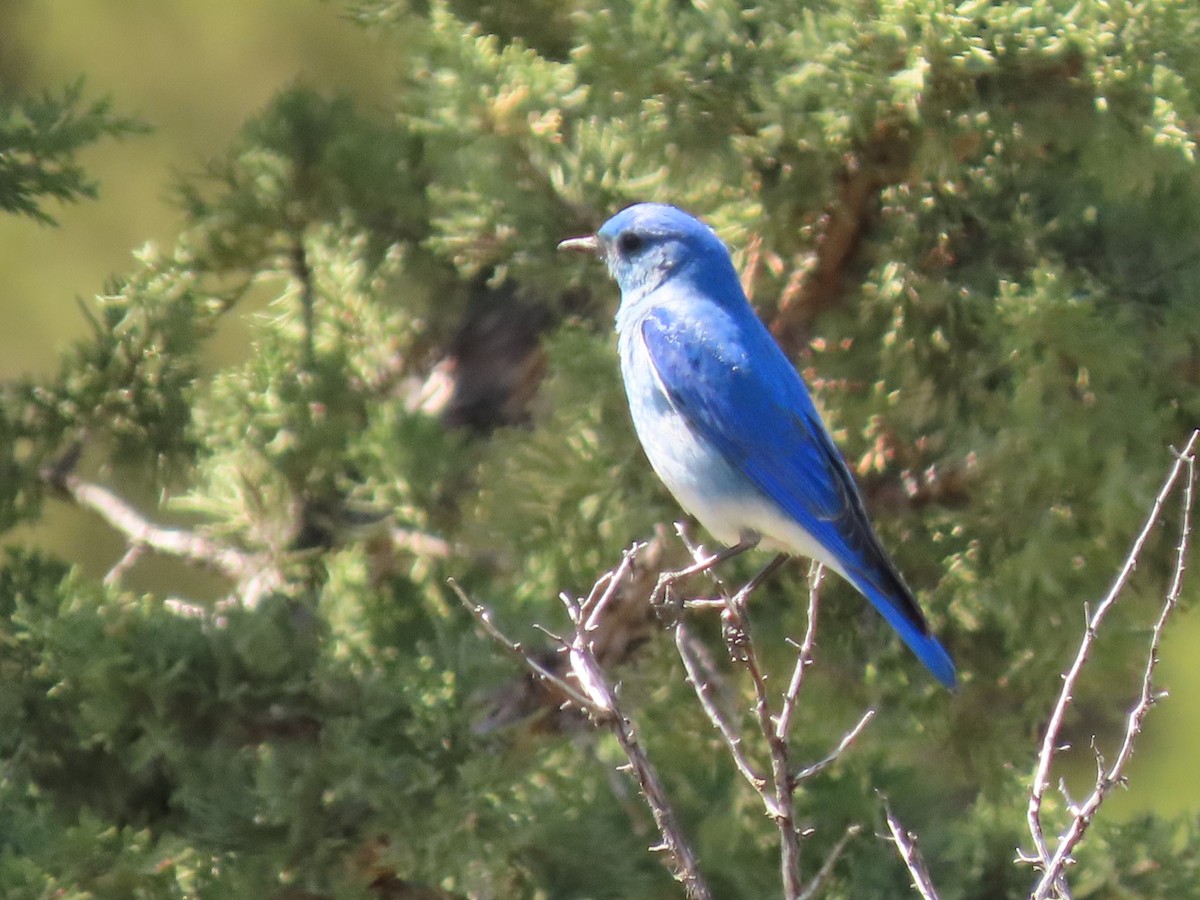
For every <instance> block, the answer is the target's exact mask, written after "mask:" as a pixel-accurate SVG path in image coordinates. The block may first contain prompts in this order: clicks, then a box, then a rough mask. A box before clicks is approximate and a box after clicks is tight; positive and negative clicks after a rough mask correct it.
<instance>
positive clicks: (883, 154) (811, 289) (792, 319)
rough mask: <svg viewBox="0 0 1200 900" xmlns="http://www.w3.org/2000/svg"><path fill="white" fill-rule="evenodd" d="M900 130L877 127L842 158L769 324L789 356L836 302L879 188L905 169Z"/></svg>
mask: <svg viewBox="0 0 1200 900" xmlns="http://www.w3.org/2000/svg"><path fill="white" fill-rule="evenodd" d="M901 127H902V126H896V125H893V124H891V123H888V122H881V123H879V124H878V125H877V127H876V130H875V134H874V135H873V136H872V138H871V141H870V143H869V144H868V145H867V146H866V147H865V148H864V149H863V150H862V151H861V152H859V153H858V154H857V155H855V156H850V157H848V158H847V160H846V164H845V168H844V169H843V171H842V175H841V179H840V183H839V184H838V190H837V199H836V200H835V201H834V202H833V203H831V204H830V206H829V207H828V208H827V209H826V210H825V213H824V215H823V217H822V229H821V235H820V237H819V238H818V240H817V246H816V249H815V251H814V252H813V253H812V254H811V256H810V257H809V259H808V260H807V262H806V263H805V264H802V265H799V266H797V267H796V270H795V272H794V273H793V277H792V278H791V279H789V281H788V284H787V286H786V287H785V289H784V292H783V296H782V297H781V298H780V302H779V310H778V312H777V313H776V314H775V318H774V320H773V321H772V322H771V333H772V334H774V335H775V339H776V340H777V341H778V342H779V343H780V345H781V346H782V347H783V349H784V352H785V353H787V354H788V355H789V356H795V355H796V353H797V352H798V351H799V350H800V348H801V347H802V346H803V345H804V344H805V343H806V341H807V340H808V333H809V331H810V329H811V328H812V325H813V323H814V322H815V321H816V319H817V317H818V316H819V315H820V314H821V313H823V312H825V311H826V310H829V309H831V308H833V307H834V306H836V305H837V304H838V303H839V302H841V300H842V298H843V297H844V295H845V292H844V284H845V279H846V272H847V270H848V269H849V268H850V266H851V264H852V263H853V261H854V259H855V257H856V255H857V253H858V250H859V248H860V247H861V245H862V242H863V239H864V238H865V237H866V234H867V232H868V231H869V229H870V227H871V224H872V222H873V220H874V214H875V206H876V202H877V199H878V196H879V191H880V189H882V188H883V187H885V186H887V185H889V184H894V183H896V182H897V181H899V180H900V179H901V178H903V177H904V173H905V172H906V171H907V168H908V159H909V156H910V154H911V146H910V141H909V140H908V139H907V138H906V137H905V135H904V134H903V132H902V131H901V130H900V128H901Z"/></svg>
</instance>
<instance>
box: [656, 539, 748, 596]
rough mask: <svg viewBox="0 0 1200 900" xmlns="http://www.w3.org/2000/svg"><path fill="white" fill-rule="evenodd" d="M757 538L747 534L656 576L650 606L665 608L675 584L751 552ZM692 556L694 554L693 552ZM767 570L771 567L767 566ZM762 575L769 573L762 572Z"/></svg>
mask: <svg viewBox="0 0 1200 900" xmlns="http://www.w3.org/2000/svg"><path fill="white" fill-rule="evenodd" d="M759 540H760V538H759V536H758V535H756V534H748V535H745V536H743V537H742V539H741V540H740V541H738V542H737V543H736V544H733V545H731V546H729V547H725V548H723V549H721V550H718V551H717V552H716V553H714V554H712V555H711V556H707V557H704V558H703V559H697V560H696V561H695V562H694V563H692V564H691V565H690V566H684V567H683V568H682V569H676V570H675V571H674V572H663V573H662V574H661V575H659V576H658V583H657V584H656V585H655V586H654V591H653V592H652V593H651V594H650V604H651V605H652V606H654V607H655V608H656V609H659V610H660V611H661V610H662V609H663V608H664V607H666V606H667V605H668V603H669V601H671V600H673V599H674V597H673V596H672V592H671V589H672V588H673V587H674V586H675V584H676V583H677V582H680V581H682V580H683V579H685V578H690V577H691V576H692V575H699V574H700V573H702V572H708V571H710V570H711V569H714V568H716V567H717V566H718V565H720V564H721V563H723V562H725V560H727V559H732V558H733V557H735V556H738V555H739V554H742V553H745V552H746V551H747V550H752V549H754V548H755V547H757V546H758V543H759ZM692 555H693V556H696V555H697V554H696V552H695V551H694V550H693V554H692ZM767 569H768V570H771V569H772V567H771V566H768V567H767ZM763 574H764V575H766V574H769V572H764V573H763Z"/></svg>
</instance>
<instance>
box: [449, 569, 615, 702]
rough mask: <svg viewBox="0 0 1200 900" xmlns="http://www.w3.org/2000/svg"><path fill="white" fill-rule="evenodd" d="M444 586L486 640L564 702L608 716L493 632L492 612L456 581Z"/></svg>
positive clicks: (496, 630)
mask: <svg viewBox="0 0 1200 900" xmlns="http://www.w3.org/2000/svg"><path fill="white" fill-rule="evenodd" d="M446 583H447V584H449V585H450V590H452V591H454V594H455V596H456V597H458V599H459V602H460V603H462V605H463V606H465V607H466V609H467V611H468V612H469V613H470V614H471V615H472V616H474V617H475V621H477V622H478V623H479V624H480V625H481V626H482V627H483V630H484V631H485V632H487V635H488V637H490V638H491V639H492V640H494V641H495V642H496V643H498V644H500V645H501V646H502V647H504V648H505V649H506V650H508V652H509V653H511V654H512V655H513V656H514V657H516V659H518V660H520V661H521V662H522V663H523V664H524V665H526V666H527V667H528V668H529V670H530V671H531V672H533V673H534V674H535V675H537V676H538V677H539V678H541V679H542V680H543V681H545V682H546V683H547V684H551V685H553V686H554V687H555V688H556V689H558V690H559V691H561V692H562V693H563V694H564V695H565V696H566V697H567V699H568V700H570V701H571V702H572V703H574V704H575V705H576V706H578V707H579V708H580V709H581V710H583V711H584V712H586V713H587V714H588V715H591V716H594V717H596V718H602V717H604V716H605V715H606V714H607V713H608V710H605V709H602V708H600V707H598V706H596V704H595V703H594V702H593V701H592V700H591V698H590V697H588V696H586V695H585V694H582V693H580V691H579V689H578V688H576V687H575V686H574V685H573V684H571V683H570V682H569V681H567V680H566V679H564V678H560V677H559V676H558V675H555V674H554V673H553V672H551V671H550V670H549V669H547V668H546V667H545V666H543V665H542V664H541V663H540V662H538V660H537V658H536V657H534V656H533V655H532V654H530V652H529V651H528V650H526V649H525V647H524V646H523V645H522V644H521V643H520V642H519V641H514V640H512V639H511V638H510V637H508V635H506V634H505V633H504V632H503V631H501V630H500V629H499V628H497V627H496V624H495V623H494V622H493V621H492V611H491V610H490V609H488V608H487V607H486V606H483V605H481V604H478V603H475V602H474V601H472V600H471V599H470V598H469V597H468V596H467V595H466V593H465V592H464V591H463V589H462V588H461V587H460V586H459V584H458V582H457V581H455V580H454V579H453V578H450V579H447V582H446Z"/></svg>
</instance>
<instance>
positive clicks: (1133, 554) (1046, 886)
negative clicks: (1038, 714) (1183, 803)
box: [1026, 431, 1200, 900]
mask: <svg viewBox="0 0 1200 900" xmlns="http://www.w3.org/2000/svg"><path fill="white" fill-rule="evenodd" d="M1198 441H1200V431H1194V432H1192V435H1191V437H1190V439H1189V440H1188V442H1187V445H1186V446H1185V447H1184V448H1183V451H1182V452H1181V453H1179V454H1178V455H1177V458H1176V460H1175V464H1174V465H1173V466H1172V467H1171V471H1170V473H1169V474H1168V476H1167V478H1166V481H1165V482H1164V483H1163V486H1162V489H1161V490H1160V491H1159V493H1158V496H1157V497H1156V498H1155V500H1154V505H1153V506H1152V507H1151V509H1150V514H1149V516H1148V517H1147V519H1146V523H1145V525H1144V526H1143V528H1142V531H1141V533H1140V534H1139V535H1138V537H1137V540H1135V541H1134V544H1133V548H1132V549H1131V550H1130V552H1129V555H1128V557H1127V558H1126V560H1125V564H1124V566H1123V567H1122V568H1121V571H1120V573H1119V574H1118V576H1117V579H1116V581H1115V582H1114V583H1113V586H1112V588H1111V589H1110V590H1109V592H1108V595H1107V596H1106V597H1105V598H1104V600H1103V601H1101V603H1100V605H1099V606H1097V607H1096V610H1095V612H1093V613H1092V615H1091V617H1090V618H1089V619H1088V625H1087V630H1086V632H1085V633H1084V636H1083V640H1082V641H1081V642H1080V645H1079V650H1078V652H1077V654H1076V656H1075V661H1074V663H1073V664H1072V666H1071V668H1070V669H1069V670H1068V672H1067V675H1066V677H1065V678H1064V679H1063V687H1062V690H1061V692H1060V693H1059V697H1058V702H1057V703H1056V704H1055V706H1054V711H1053V713H1052V714H1051V717H1050V724H1049V725H1048V727H1047V729H1046V735H1045V737H1044V738H1043V741H1042V749H1041V752H1040V753H1039V754H1038V764H1037V769H1036V771H1035V773H1034V780H1033V787H1032V789H1031V790H1030V796H1029V807H1028V811H1027V814H1026V818H1027V820H1028V822H1029V829H1030V833H1031V835H1032V836H1033V841H1034V846H1035V848H1036V851H1037V856H1036V857H1034V858H1033V859H1032V860H1029V861H1032V862H1035V863H1038V864H1040V865H1041V866H1042V876H1041V878H1040V879H1039V881H1038V883H1037V886H1036V887H1035V888H1034V891H1033V895H1032V897H1033V898H1034V900H1045V898H1047V897H1050V896H1052V895H1054V894H1057V895H1058V896H1060V897H1066V896H1069V891H1068V887H1067V883H1066V875H1065V870H1066V867H1067V865H1068V864H1069V863H1070V862H1071V854H1072V852H1073V851H1074V849H1075V847H1076V846H1077V845H1078V844H1079V842H1080V840H1082V838H1083V835H1084V833H1085V832H1086V830H1087V828H1088V825H1090V824H1091V821H1092V818H1093V817H1094V816H1095V814H1096V812H1097V810H1098V809H1099V807H1100V804H1101V803H1103V802H1104V799H1105V798H1106V797H1107V796H1108V794H1109V792H1110V791H1111V790H1112V789H1113V787H1115V786H1116V785H1117V784H1120V783H1122V780H1123V771H1124V768H1125V765H1126V763H1128V761H1129V758H1130V756H1132V754H1133V744H1134V739H1135V738H1136V737H1137V735H1138V734H1139V733H1140V732H1141V729H1142V723H1143V721H1144V720H1145V717H1146V715H1147V714H1148V713H1149V712H1150V707H1151V706H1153V705H1154V703H1155V701H1156V700H1157V699H1158V697H1159V694H1158V693H1157V692H1156V691H1155V690H1154V671H1155V669H1156V668H1157V666H1158V649H1159V646H1160V644H1161V641H1162V633H1163V628H1164V627H1165V625H1166V622H1167V619H1168V618H1169V617H1170V615H1171V613H1172V612H1173V611H1174V610H1175V608H1176V606H1177V604H1178V601H1179V594H1180V591H1181V590H1182V587H1183V576H1184V572H1185V570H1186V565H1187V549H1188V543H1189V539H1190V534H1191V516H1192V499H1193V498H1192V492H1193V486H1194V484H1195V476H1196V472H1195V469H1196V457H1195V453H1196V445H1197V442H1198ZM1184 471H1186V473H1187V476H1186V478H1185V479H1184V483H1183V497H1182V504H1183V513H1182V522H1181V525H1180V536H1179V543H1178V545H1177V547H1176V551H1175V567H1174V571H1173V573H1172V577H1171V584H1170V586H1169V588H1168V590H1167V594H1166V598H1165V600H1164V602H1163V606H1162V610H1161V612H1160V613H1159V616H1158V620H1157V621H1156V622H1155V625H1154V629H1153V632H1152V634H1151V638H1150V647H1149V652H1148V655H1147V659H1146V665H1145V668H1144V669H1143V672H1142V685H1141V693H1140V695H1139V697H1138V700H1137V702H1136V704H1135V705H1134V707H1133V708H1132V709H1131V710H1130V712H1129V716H1128V718H1127V720H1126V725H1125V733H1124V737H1123V739H1122V742H1121V748H1120V750H1119V751H1118V752H1117V756H1116V758H1115V759H1114V760H1113V762H1112V764H1111V765H1108V766H1106V765H1105V763H1104V761H1103V759H1102V758H1100V757H1099V756H1098V757H1097V759H1098V772H1097V778H1096V784H1095V787H1094V788H1093V790H1092V793H1091V794H1090V795H1089V796H1088V797H1087V799H1086V800H1084V801H1083V803H1082V804H1078V805H1076V804H1071V809H1070V813H1071V824H1070V826H1069V827H1068V828H1067V831H1066V833H1065V834H1063V835H1062V837H1061V838H1060V839H1059V842H1058V845H1057V847H1056V848H1055V849H1054V851H1053V852H1051V851H1050V849H1049V847H1048V846H1047V843H1046V838H1045V831H1044V828H1043V826H1042V822H1041V807H1042V800H1043V797H1044V796H1045V792H1046V790H1047V788H1048V786H1049V780H1050V764H1051V762H1052V761H1053V758H1054V754H1055V751H1056V750H1057V749H1058V734H1059V730H1060V729H1061V726H1062V720H1063V717H1064V715H1065V713H1066V710H1067V708H1068V707H1069V706H1070V703H1071V700H1072V695H1073V692H1074V687H1075V683H1076V681H1077V679H1078V677H1079V672H1080V670H1081V669H1082V668H1083V664H1084V663H1085V662H1086V661H1087V658H1088V654H1089V652H1090V650H1091V647H1092V645H1093V643H1094V642H1095V639H1096V632H1097V628H1098V627H1099V625H1100V622H1101V621H1102V620H1103V618H1104V616H1105V614H1106V613H1107V612H1108V611H1109V609H1111V607H1112V605H1113V603H1115V601H1116V599H1117V597H1118V595H1119V594H1120V593H1121V591H1122V590H1123V589H1124V588H1125V585H1126V584H1127V583H1128V581H1129V578H1130V576H1131V574H1132V573H1133V570H1134V569H1135V568H1136V566H1137V561H1138V558H1139V556H1140V555H1141V552H1142V548H1143V547H1144V546H1145V543H1146V541H1147V540H1148V538H1149V536H1150V533H1151V532H1152V530H1153V529H1154V527H1155V526H1156V525H1157V524H1158V521H1159V518H1160V516H1161V515H1162V509H1163V506H1164V504H1165V503H1166V500H1167V498H1168V497H1169V496H1170V494H1171V492H1172V491H1173V490H1174V489H1175V485H1176V482H1177V481H1178V479H1179V476H1180V474H1181V473H1183V472H1184Z"/></svg>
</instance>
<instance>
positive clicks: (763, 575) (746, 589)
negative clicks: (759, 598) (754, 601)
mask: <svg viewBox="0 0 1200 900" xmlns="http://www.w3.org/2000/svg"><path fill="white" fill-rule="evenodd" d="M790 558H791V557H789V556H788V555H787V554H786V553H777V554H776V555H775V558H774V559H773V560H771V561H770V562H769V563H767V564H766V565H765V566H763V569H762V571H761V572H759V573H758V574H757V575H755V576H754V577H753V578H751V579H750V580H749V581H747V582H746V584H745V585H744V586H743V587H742V589H741V590H740V591H738V596H739V597H740V598H742V599H743V600H745V598H746V597H749V596H750V595H751V594H753V593H754V592H755V591H756V590H758V587H759V585H761V584H762V583H763V582H764V581H766V580H767V579H768V578H770V577H771V576H772V575H773V574H775V570H776V569H778V568H779V567H780V566H782V565H783V564H784V563H785V562H787V561H788V560H789V559H790Z"/></svg>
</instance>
